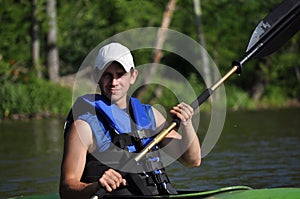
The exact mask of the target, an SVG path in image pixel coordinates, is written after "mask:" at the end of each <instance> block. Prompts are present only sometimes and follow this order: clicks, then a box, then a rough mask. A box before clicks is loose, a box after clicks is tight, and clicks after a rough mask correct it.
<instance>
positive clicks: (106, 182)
mask: <svg viewBox="0 0 300 199" xmlns="http://www.w3.org/2000/svg"><path fill="white" fill-rule="evenodd" d="M99 183H100V184H101V186H102V187H104V188H105V190H106V191H108V192H112V191H113V190H115V189H117V188H118V187H120V185H122V186H126V180H125V179H123V178H122V175H121V174H120V173H118V172H117V171H115V170H113V169H108V170H107V171H105V172H104V174H103V175H102V177H101V178H99Z"/></svg>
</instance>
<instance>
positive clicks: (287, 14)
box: [243, 0, 300, 62]
mask: <svg viewBox="0 0 300 199" xmlns="http://www.w3.org/2000/svg"><path fill="white" fill-rule="evenodd" d="M299 29H300V0H285V1H283V2H282V3H281V4H279V5H278V6H277V7H275V8H274V9H273V10H272V12H271V13H270V14H269V15H268V16H266V17H265V18H264V19H263V20H262V21H261V22H260V23H259V24H258V26H257V27H256V29H255V30H254V32H253V34H252V36H251V39H250V42H249V44H248V47H247V50H246V54H245V56H244V57H245V58H247V59H249V58H261V57H264V56H266V55H269V54H271V53H273V52H275V51H276V50H278V48H279V47H281V46H282V45H283V44H284V43H285V42H286V41H288V40H289V39H290V38H291V37H292V36H293V35H294V34H295V33H297V32H298V31H299ZM245 58H244V59H245ZM244 61H246V60H244ZM244 61H243V62H244Z"/></svg>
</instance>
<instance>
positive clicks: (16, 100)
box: [0, 79, 72, 118]
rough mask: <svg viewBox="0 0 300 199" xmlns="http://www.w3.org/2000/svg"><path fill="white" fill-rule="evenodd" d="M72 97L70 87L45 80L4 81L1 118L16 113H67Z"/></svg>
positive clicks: (0, 103)
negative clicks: (25, 81)
mask: <svg viewBox="0 0 300 199" xmlns="http://www.w3.org/2000/svg"><path fill="white" fill-rule="evenodd" d="M71 99H72V93H71V90H70V89H68V88H63V87H60V86H59V85H57V84H53V83H49V82H47V81H45V80H40V79H32V80H29V81H28V82H27V83H13V82H9V81H4V82H2V84H1V87H0V118H3V117H9V116H12V115H14V114H24V115H26V116H27V117H31V116H34V115H36V114H47V115H57V116H60V115H66V114H67V112H68V110H69V108H70V107H71Z"/></svg>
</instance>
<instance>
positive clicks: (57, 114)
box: [0, 77, 300, 121]
mask: <svg viewBox="0 0 300 199" xmlns="http://www.w3.org/2000/svg"><path fill="white" fill-rule="evenodd" d="M71 85H73V84H72V81H71V80H70V77H68V80H65V79H62V81H60V83H59V84H54V83H51V82H49V81H46V80H42V79H34V80H33V81H31V82H26V83H25V84H24V83H11V82H4V83H3V84H2V86H1V88H0V97H1V98H0V104H1V107H0V120H2V121H3V120H30V119H46V118H62V119H63V118H65V117H66V116H67V114H68V112H69V110H70V108H71V106H72V86H71ZM200 92H201V90H200V91H199V94H200ZM277 93H278V92H277ZM279 93H280V92H279ZM152 96H153V95H152V94H151V88H150V89H149V92H148V94H147V95H145V96H143V99H141V100H142V101H143V102H149V101H151V102H152V103H153V104H161V105H162V106H164V107H165V108H166V110H167V109H169V108H171V106H172V104H175V103H176V101H175V100H176V99H175V98H174V96H169V93H168V92H165V93H163V94H162V95H161V97H159V98H157V99H154V100H153V99H152ZM226 100H227V111H238V110H246V111H258V110H265V109H287V108H300V99H289V98H286V97H283V96H280V95H275V96H274V95H273V96H263V98H262V99H261V100H260V101H257V102H255V101H254V100H253V99H251V98H250V97H249V96H248V95H247V93H246V92H245V91H242V90H241V89H238V88H235V87H231V86H230V85H229V86H226ZM200 109H201V111H203V112H208V111H209V110H210V103H209V102H204V103H203V104H202V105H201V107H200Z"/></svg>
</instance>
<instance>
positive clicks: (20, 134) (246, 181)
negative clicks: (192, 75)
mask: <svg viewBox="0 0 300 199" xmlns="http://www.w3.org/2000/svg"><path fill="white" fill-rule="evenodd" d="M63 122H64V121H62V120H59V119H48V120H32V121H5V122H2V123H0V179H1V181H0V198H7V197H12V196H18V195H34V194H45V193H54V192H57V191H58V181H59V172H60V161H61V156H62V147H63V134H62V132H63ZM205 122H206V119H205V117H203V119H202V123H205ZM167 172H168V173H169V177H170V178H171V179H172V181H173V184H174V185H175V187H176V188H177V189H185V190H208V189H215V188H221V187H226V186H234V185H246V186H251V187H253V188H266V187H300V109H285V110H266V111H238V112H229V113H227V116H226V121H225V126H224V129H223V131H222V134H221V136H220V139H219V141H218V142H217V144H216V146H215V147H214V148H213V150H212V151H211V152H210V153H209V154H208V155H207V156H206V157H205V158H204V159H203V160H202V165H201V166H200V167H198V168H193V169H191V168H185V167H183V166H181V165H180V164H179V163H173V164H172V165H170V166H168V167H167Z"/></svg>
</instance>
